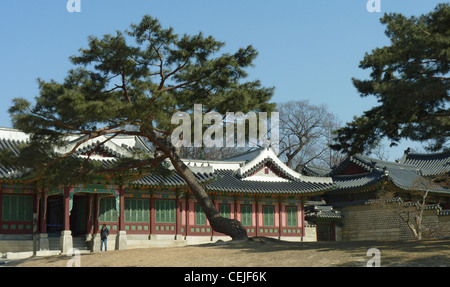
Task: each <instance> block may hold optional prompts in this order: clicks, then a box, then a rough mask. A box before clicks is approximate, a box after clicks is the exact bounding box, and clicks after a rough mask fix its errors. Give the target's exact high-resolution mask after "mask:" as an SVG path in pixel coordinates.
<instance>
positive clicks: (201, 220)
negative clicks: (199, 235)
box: [195, 204, 206, 225]
mask: <svg viewBox="0 0 450 287" xmlns="http://www.w3.org/2000/svg"><path fill="white" fill-rule="evenodd" d="M195 225H206V214H205V213H204V212H203V209H202V206H201V205H200V204H195Z"/></svg>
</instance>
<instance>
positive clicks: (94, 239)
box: [91, 233, 102, 252]
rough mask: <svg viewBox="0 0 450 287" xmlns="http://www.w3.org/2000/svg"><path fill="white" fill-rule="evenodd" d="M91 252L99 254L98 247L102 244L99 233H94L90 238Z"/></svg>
mask: <svg viewBox="0 0 450 287" xmlns="http://www.w3.org/2000/svg"><path fill="white" fill-rule="evenodd" d="M91 242H92V243H91V251H92V252H100V245H101V244H102V239H101V238H100V234H99V233H95V234H94V235H93V236H92V241H91Z"/></svg>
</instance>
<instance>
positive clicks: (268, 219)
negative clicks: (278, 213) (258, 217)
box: [263, 205, 275, 226]
mask: <svg viewBox="0 0 450 287" xmlns="http://www.w3.org/2000/svg"><path fill="white" fill-rule="evenodd" d="M263 222H264V226H275V207H274V206H273V205H265V206H263Z"/></svg>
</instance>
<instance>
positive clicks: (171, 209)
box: [155, 199, 175, 223]
mask: <svg viewBox="0 0 450 287" xmlns="http://www.w3.org/2000/svg"><path fill="white" fill-rule="evenodd" d="M155 222H156V223H175V200H165V199H156V200H155Z"/></svg>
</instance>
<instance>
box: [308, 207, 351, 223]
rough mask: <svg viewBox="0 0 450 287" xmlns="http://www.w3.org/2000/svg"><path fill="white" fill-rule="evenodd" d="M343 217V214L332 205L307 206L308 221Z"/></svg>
mask: <svg viewBox="0 0 450 287" xmlns="http://www.w3.org/2000/svg"><path fill="white" fill-rule="evenodd" d="M341 218H342V214H341V212H340V211H338V210H334V209H333V207H332V206H323V205H321V206H316V205H314V206H308V207H307V208H305V219H307V220H308V221H312V222H314V221H320V220H338V219H341Z"/></svg>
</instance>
